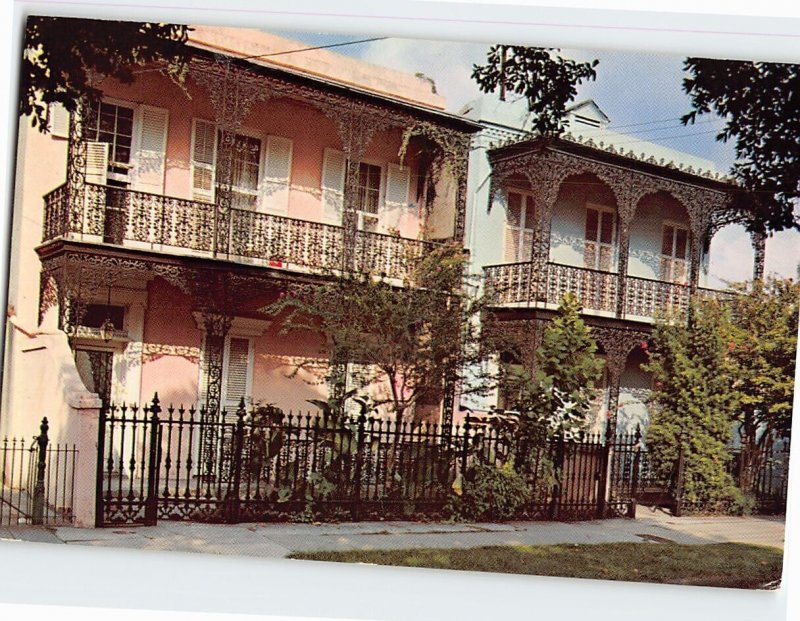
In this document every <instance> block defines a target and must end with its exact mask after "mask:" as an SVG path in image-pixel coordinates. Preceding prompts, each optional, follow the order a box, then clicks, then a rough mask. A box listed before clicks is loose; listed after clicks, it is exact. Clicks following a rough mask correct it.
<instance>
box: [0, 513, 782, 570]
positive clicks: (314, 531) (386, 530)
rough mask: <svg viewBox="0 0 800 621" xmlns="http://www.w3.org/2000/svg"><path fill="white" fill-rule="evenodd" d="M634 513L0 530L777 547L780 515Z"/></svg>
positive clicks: (363, 544) (296, 548)
mask: <svg viewBox="0 0 800 621" xmlns="http://www.w3.org/2000/svg"><path fill="white" fill-rule="evenodd" d="M637 516H638V517H637V519H635V520H630V519H613V520H595V521H589V522H573V523H565V522H510V523H507V524H450V523H436V524H422V523H416V522H358V523H345V524H276V523H263V524H262V523H260V524H198V523H191V522H167V521H163V522H160V523H159V524H158V525H157V526H147V527H145V526H137V527H121V528H102V529H88V528H72V527H61V528H55V529H42V528H32V527H6V528H2V527H0V538H3V539H17V540H22V541H36V542H52V543H63V544H70V545H72V544H77V545H92V546H106V547H123V548H134V549H142V550H178V551H183V552H205V553H210V554H238V555H245V556H257V557H264V558H283V557H285V556H287V555H289V554H291V553H292V552H305V551H320V550H377V549H399V548H419V547H426V548H471V547H477V546H497V545H520V544H522V545H524V544H531V545H536V544H556V543H614V542H638V543H642V542H655V543H659V542H660V543H664V542H675V543H685V544H704V543H721V542H739V543H750V544H757V545H767V546H773V547H776V548H781V549H782V548H783V537H784V522H783V519H781V518H770V517H703V518H700V517H694V518H693V517H684V518H674V517H672V516H670V515H668V514H666V513H663V512H661V511H653V510H652V509H649V508H646V507H639V510H638V512H637Z"/></svg>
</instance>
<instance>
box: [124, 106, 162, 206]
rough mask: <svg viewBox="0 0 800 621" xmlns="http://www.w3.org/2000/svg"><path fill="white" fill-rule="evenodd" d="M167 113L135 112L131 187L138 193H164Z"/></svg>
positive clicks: (156, 110)
mask: <svg viewBox="0 0 800 621" xmlns="http://www.w3.org/2000/svg"><path fill="white" fill-rule="evenodd" d="M168 120H169V115H168V112H167V111H166V110H164V109H162V108H154V107H152V106H141V107H140V108H139V111H138V125H139V133H138V141H137V151H136V166H135V169H134V178H133V187H134V189H136V190H140V191H142V192H152V193H154V194H163V193H164V171H165V168H166V154H167V124H168Z"/></svg>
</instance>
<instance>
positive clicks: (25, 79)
mask: <svg viewBox="0 0 800 621" xmlns="http://www.w3.org/2000/svg"><path fill="white" fill-rule="evenodd" d="M188 35H189V28H188V27H187V26H183V25H179V24H160V23H150V22H144V23H140V22H121V21H105V20H88V19H69V18H63V17H39V16H33V17H29V18H28V22H27V24H26V26H25V43H24V50H23V56H22V69H21V71H20V94H19V114H20V116H27V115H30V116H31V124H32V125H33V126H34V127H38V128H39V130H40V131H47V106H48V104H50V103H60V104H63V105H64V107H65V108H66V109H67V110H70V111H73V110H75V107H76V105H77V102H78V100H79V99H80V98H81V97H84V96H86V97H88V98H89V99H90V100H97V99H98V98H99V97H100V91H99V90H98V89H97V85H96V81H97V80H98V79H99V78H100V77H112V78H115V79H117V80H119V81H121V82H123V83H125V84H130V83H132V82H133V81H134V79H135V77H136V70H137V69H138V68H141V67H143V66H145V65H148V64H150V63H153V62H156V61H159V62H162V63H163V65H164V70H165V71H166V72H167V73H168V74H169V75H171V76H172V77H174V78H175V79H178V80H181V79H182V77H183V75H184V73H185V69H186V66H187V63H188V47H187V46H186V41H187V40H188Z"/></svg>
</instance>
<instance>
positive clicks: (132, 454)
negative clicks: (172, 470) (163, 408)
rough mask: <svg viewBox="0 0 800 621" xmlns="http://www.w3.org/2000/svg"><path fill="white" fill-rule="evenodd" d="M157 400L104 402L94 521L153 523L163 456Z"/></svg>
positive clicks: (99, 433) (98, 440)
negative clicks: (144, 403) (139, 403)
mask: <svg viewBox="0 0 800 621" xmlns="http://www.w3.org/2000/svg"><path fill="white" fill-rule="evenodd" d="M159 411H160V408H159V406H158V401H157V400H154V402H153V404H152V405H151V406H149V407H144V408H139V407H136V406H134V407H128V406H124V405H123V406H119V407H117V406H103V408H101V410H100V422H99V431H98V438H97V488H96V492H95V502H96V506H95V525H96V526H109V525H112V524H145V525H149V526H150V525H154V524H155V523H156V520H157V509H158V505H157V502H158V470H159V457H160V450H159V446H160V442H159V433H160V427H159V422H158V413H159Z"/></svg>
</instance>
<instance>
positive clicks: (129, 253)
mask: <svg viewBox="0 0 800 621" xmlns="http://www.w3.org/2000/svg"><path fill="white" fill-rule="evenodd" d="M190 45H191V46H192V48H193V59H192V61H191V63H190V66H189V70H188V77H187V79H186V81H185V84H183V85H179V84H176V83H174V82H173V81H171V80H170V79H169V78H168V77H166V76H165V75H164V74H162V72H161V71H160V70H159V67H147V68H144V69H142V70H140V71H139V72H138V75H137V79H136V81H135V82H134V83H133V84H131V85H125V84H120V83H118V82H116V81H114V80H112V79H105V80H103V81H102V82H101V83H100V85H99V88H100V89H101V90H102V92H103V99H102V102H101V103H100V104H99V106H96V107H93V108H92V109H88V108H86V107H84V108H83V110H82V111H81V112H80V114H73V115H68V114H67V113H66V112H65V111H64V110H63V109H59V108H56V107H53V108H52V109H51V128H50V129H51V131H50V133H49V134H46V135H44V134H40V133H39V132H38V131H37V130H34V129H31V128H30V127H29V123H28V121H27V119H22V120H21V125H20V146H19V156H18V161H19V163H20V165H19V175H18V181H17V192H16V203H17V211H16V218H15V225H14V227H15V228H14V238H15V248H14V252H15V256H16V257H17V258H18V260H17V262H16V264H15V265H14V267H13V268H12V272H13V274H12V277H11V291H10V293H11V295H10V303H11V304H12V305H13V306H14V312H15V313H16V319H15V321H16V322H17V323H19V324H20V325H24V326H27V329H28V330H29V331H35V330H36V327H37V326H38V327H39V328H38V329H39V330H42V331H56V330H61V331H63V332H65V333H66V334H67V335H68V337H69V342H70V344H71V346H72V350H73V352H74V358H75V364H76V365H77V371H78V374H79V375H80V378H81V379H82V380H83V383H84V384H85V386H86V388H87V389H88V391H89V392H92V393H97V394H98V395H99V396H100V397H101V398H103V399H110V400H111V401H114V402H127V403H142V402H145V401H149V400H150V399H151V398H152V396H153V393H154V392H156V391H157V392H158V394H159V396H160V398H161V402H162V403H163V404H165V405H166V404H169V403H174V404H175V405H178V404H179V403H183V404H193V403H196V402H198V401H202V402H206V401H207V402H209V403H210V404H217V403H218V404H220V405H221V406H222V407H227V408H231V407H235V406H236V405H237V404H238V403H239V401H240V399H242V398H245V399H246V400H252V402H254V403H255V402H269V403H274V404H276V405H278V406H279V407H281V408H283V409H286V410H290V409H291V410H295V411H296V410H298V409H302V410H307V409H309V408H310V406H309V405H308V403H307V399H311V398H322V399H324V398H326V396H327V392H328V387H327V382H326V381H325V375H326V370H327V368H328V363H329V354H330V352H329V350H328V347H327V345H326V343H325V341H324V339H323V338H322V337H321V336H320V335H319V334H315V333H308V334H301V335H297V334H293V335H291V336H288V337H287V336H282V335H280V334H279V326H278V325H277V324H276V323H275V322H274V321H271V319H270V318H269V317H268V316H267V315H265V314H264V313H263V312H262V309H263V308H264V307H265V306H267V305H269V304H270V303H271V302H273V301H274V300H275V299H276V298H277V296H279V295H281V293H282V292H284V291H285V290H286V288H287V285H288V284H290V283H293V282H313V281H315V280H319V279H320V278H324V277H330V274H331V273H332V272H334V271H336V270H341V269H353V270H357V271H370V272H372V273H373V274H374V275H376V276H380V277H384V278H389V279H393V280H394V281H395V282H397V284H398V285H400V284H402V282H403V279H404V276H405V275H406V269H407V260H408V257H410V256H419V255H420V254H421V253H424V252H426V250H428V249H429V248H431V247H432V246H433V245H434V244H436V243H437V242H441V241H443V240H451V239H456V240H463V234H464V218H465V208H466V160H467V156H468V146H469V136H470V134H471V133H472V132H474V131H475V130H476V129H477V125H476V124H475V123H474V122H472V121H468V120H466V119H463V118H460V117H457V116H454V115H451V114H448V113H446V112H444V101H443V100H442V98H441V97H440V96H438V95H436V94H435V93H434V92H432V89H431V85H430V83H429V82H427V81H425V80H424V79H421V78H417V77H414V76H411V75H406V74H403V73H400V72H396V71H393V70H389V69H385V68H383V67H377V66H373V65H369V64H367V63H363V62H359V61H356V60H354V59H351V58H347V57H343V56H341V55H338V54H334V53H331V52H328V51H325V50H313V51H304V52H303V53H301V54H287V55H279V56H276V57H274V59H273V57H270V56H269V55H270V54H274V53H276V52H283V51H287V50H292V49H299V48H303V47H305V46H304V45H303V44H301V43H297V42H292V41H287V40H284V39H281V38H279V37H276V36H274V35H268V34H266V33H263V32H260V31H248V30H241V29H226V28H209V27H198V28H195V29H194V31H193V32H192V33H191V40H190ZM42 196H44V201H42ZM15 338H22V337H21V336H19V335H17V336H16V337H15ZM300 361H305V362H308V361H312V364H311V365H310V369H309V368H308V367H306V368H304V369H303V370H301V371H299V372H298V371H297V369H298V363H299V362H300ZM314 361H316V363H315V362H314ZM20 372H21V371H20V369H19V368H18V366H17V367H16V368H12V369H11V374H12V375H14V374H18V373H20ZM7 379H8V380H9V381H8V382H7V386H8V387H10V390H11V391H12V392H13V390H14V388H13V386H14V378H13V377H8V378H7ZM6 399H7V403H8V400H9V399H10V400H12V401H13V396H12V397H8V396H7V397H6ZM434 415H436V416H438V412H436V413H434Z"/></svg>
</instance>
